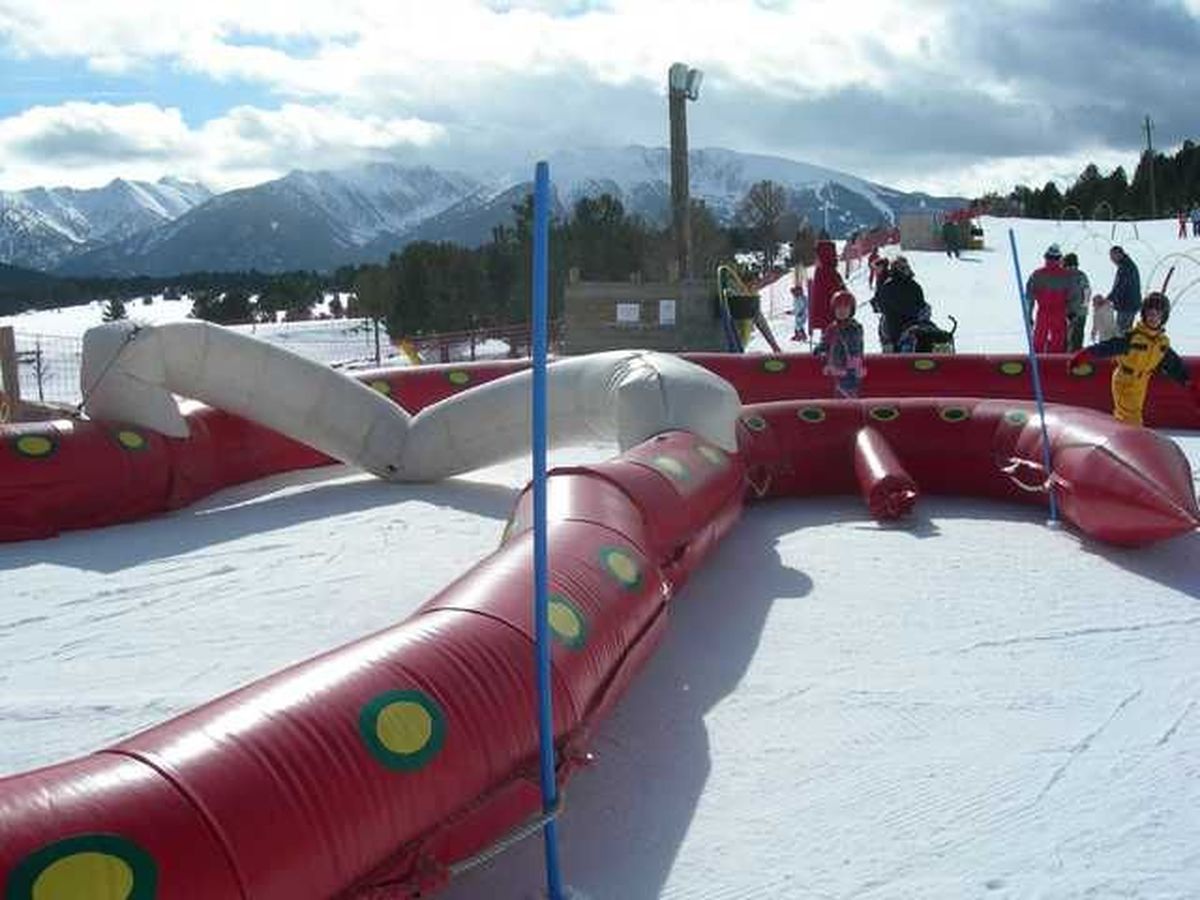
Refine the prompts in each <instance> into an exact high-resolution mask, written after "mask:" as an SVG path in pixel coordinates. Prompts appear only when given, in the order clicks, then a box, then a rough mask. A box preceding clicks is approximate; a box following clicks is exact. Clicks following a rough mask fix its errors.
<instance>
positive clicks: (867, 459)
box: [854, 427, 920, 522]
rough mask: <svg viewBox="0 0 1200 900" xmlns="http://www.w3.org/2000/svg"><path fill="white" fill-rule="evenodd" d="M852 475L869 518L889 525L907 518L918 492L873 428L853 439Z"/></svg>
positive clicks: (893, 454) (888, 446)
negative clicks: (869, 514)
mask: <svg viewBox="0 0 1200 900" xmlns="http://www.w3.org/2000/svg"><path fill="white" fill-rule="evenodd" d="M854 475H855V477H856V478H857V479H858V489H859V491H861V492H862V496H863V500H864V501H866V504H867V509H869V510H870V511H871V516H872V517H873V518H875V519H878V520H880V521H883V522H889V521H892V520H894V519H899V518H901V517H902V516H906V515H908V514H909V513H910V512H911V511H912V508H913V504H915V503H916V502H917V497H918V495H919V494H920V492H919V491H918V490H917V483H916V482H915V481H913V480H912V476H911V475H909V474H908V472H906V471H904V466H902V465H900V460H898V459H897V458H896V453H895V451H893V450H892V448H891V446H890V445H889V444H888V442H887V441H886V440H885V439H884V437H883V435H881V434H880V433H879V432H878V431H876V430H875V429H874V428H870V427H866V428H860V429H859V430H858V434H856V435H855V437H854Z"/></svg>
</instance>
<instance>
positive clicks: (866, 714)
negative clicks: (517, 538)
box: [0, 220, 1200, 900]
mask: <svg viewBox="0 0 1200 900" xmlns="http://www.w3.org/2000/svg"><path fill="white" fill-rule="evenodd" d="M983 224H984V228H985V230H986V233H987V234H986V240H987V241H988V245H989V246H988V249H987V250H985V251H976V252H968V253H964V258H963V259H962V260H958V261H954V260H949V259H946V258H945V257H944V255H942V254H932V253H910V254H907V255H908V256H909V258H910V260H911V261H912V263H913V268H914V271H915V273H916V277H917V279H918V280H919V281H920V282H921V283H922V285H923V286H924V287H925V290H926V295H927V298H928V299H929V300H930V302H931V304H932V306H933V308H934V311H935V318H936V319H937V320H938V321H939V322H941V321H944V319H945V317H946V315H948V314H952V315H954V316H955V317H956V318H958V320H959V323H960V325H959V332H958V336H957V337H958V346H959V349H960V351H972V350H991V351H1012V350H1016V349H1019V348H1020V347H1021V346H1022V341H1023V339H1024V337H1023V330H1022V326H1021V319H1020V314H1019V310H1018V307H1017V299H1016V291H1015V287H1014V279H1013V274H1012V261H1011V258H1010V256H1009V254H1008V244H1007V234H1006V229H1007V228H1008V227H1009V226H1010V225H1011V226H1012V227H1013V228H1014V229H1015V231H1016V234H1017V238H1018V246H1019V248H1020V250H1021V254H1022V260H1021V262H1022V265H1023V267H1024V273H1025V274H1026V275H1028V273H1029V271H1030V270H1031V269H1032V267H1033V266H1034V265H1035V264H1036V263H1037V262H1038V258H1039V257H1040V255H1041V251H1042V250H1043V249H1044V248H1045V245H1046V244H1048V243H1050V242H1051V241H1055V242H1058V243H1059V244H1060V245H1061V246H1062V248H1063V250H1064V251H1070V250H1074V251H1075V252H1077V253H1078V254H1079V255H1080V258H1081V263H1082V268H1083V269H1084V270H1085V271H1086V272H1087V273H1088V275H1089V276H1090V278H1091V280H1092V284H1093V288H1094V290H1097V291H1100V292H1103V291H1106V290H1107V288H1108V286H1109V284H1110V283H1111V279H1112V271H1113V267H1112V265H1111V263H1109V262H1108V260H1107V248H1108V245H1109V244H1108V235H1109V226H1108V225H1107V224H1105V225H1104V226H1102V227H1100V226H1093V227H1089V226H1084V225H1080V224H1078V223H1065V224H1062V225H1059V224H1057V223H1053V222H1032V221H1011V222H1010V221H1001V220H984V223H983ZM1121 227H1122V228H1123V229H1129V230H1130V233H1129V234H1128V235H1126V234H1124V233H1122V234H1119V235H1118V240H1119V241H1120V242H1121V243H1122V244H1123V245H1124V246H1125V247H1126V249H1127V250H1128V251H1129V252H1130V254H1131V255H1132V256H1133V257H1134V259H1135V260H1136V261H1137V263H1138V264H1139V266H1140V267H1141V270H1142V277H1143V282H1144V283H1145V282H1148V281H1150V276H1151V274H1152V272H1153V270H1154V268H1155V263H1156V262H1157V261H1158V260H1159V259H1160V258H1164V257H1165V256H1166V255H1167V254H1169V253H1175V252H1179V251H1180V250H1182V249H1185V248H1186V249H1192V250H1193V251H1194V252H1195V253H1196V255H1197V257H1198V258H1200V241H1192V242H1184V241H1176V239H1175V230H1174V223H1173V222H1161V223H1139V226H1138V229H1139V234H1138V236H1137V237H1136V238H1134V236H1133V234H1132V226H1125V225H1123V226H1121ZM1097 232H1102V234H1099V235H1098V234H1097ZM1197 277H1200V265H1194V264H1191V263H1185V262H1183V261H1180V263H1179V267H1178V269H1177V271H1176V274H1175V275H1174V276H1173V280H1172V284H1173V285H1177V286H1178V287H1179V288H1184V287H1186V286H1187V285H1188V283H1189V282H1191V280H1192V279H1195V278H1197ZM1157 283H1158V280H1157V279H1156V280H1155V286H1157ZM863 285H865V281H864V282H863ZM851 288H852V289H854V290H855V291H856V293H858V295H859V299H860V301H861V304H860V307H861V309H862V310H863V312H862V315H861V318H862V320H863V323H864V326H865V330H866V331H867V333H868V335H869V336H870V335H872V334H873V331H874V316H873V314H872V313H871V312H870V311H869V309H868V308H867V305H866V302H865V301H866V299H867V294H866V291H865V286H861V285H860V284H859V282H857V281H852V283H851ZM774 290H782V291H786V283H784V284H783V285H781V286H780V287H777V288H775V289H774ZM1172 293H1174V292H1172ZM1197 293H1200V288H1197V289H1194V290H1192V291H1191V293H1190V294H1188V293H1185V294H1184V295H1183V298H1182V300H1181V302H1180V303H1179V304H1178V306H1177V309H1176V311H1175V313H1174V314H1173V316H1172V319H1171V322H1170V327H1169V330H1170V333H1171V335H1172V339H1173V342H1174V343H1175V345H1176V346H1177V347H1179V348H1181V349H1182V350H1184V351H1186V352H1192V353H1195V352H1200V351H1198V348H1200V301H1197V300H1196V297H1195V295H1196V294H1197ZM783 296H786V294H784V295H783ZM769 299H770V298H768V300H769ZM777 299H778V300H780V301H781V302H778V303H777V304H776V306H777V315H776V316H775V317H774V319H773V321H772V324H773V326H775V328H776V332H777V333H778V334H779V335H780V337H781V339H783V340H784V341H785V342H786V338H787V337H788V336H789V335H790V333H791V326H790V321H789V320H788V318H787V316H786V315H785V314H784V313H783V310H784V309H786V308H787V306H786V305H785V303H784V302H782V297H781V298H777ZM787 302H790V298H789V299H788V301H787ZM764 306H765V307H767V308H769V304H764ZM752 349H756V348H755V347H754V346H752ZM760 349H761V348H760ZM868 365H869V363H868ZM867 378H868V379H869V378H870V374H869V373H868V375H867ZM1177 438H1178V439H1179V441H1180V444H1181V446H1182V447H1183V448H1184V450H1185V452H1187V454H1188V456H1189V458H1190V459H1191V460H1192V465H1193V468H1196V467H1197V465H1200V436H1192V435H1178V436H1177ZM612 452H614V451H613V448H612V447H608V446H603V445H598V444H597V445H591V446H585V447H583V448H582V449H579V448H576V449H573V450H570V451H557V452H555V453H553V454H552V459H551V462H552V464H555V463H568V462H575V461H585V460H589V459H600V458H604V457H606V456H608V455H610V454H611V453H612ZM528 475H529V466H528V461H527V460H523V461H520V462H516V463H511V464H505V465H500V466H495V467H493V468H490V469H486V470H481V471H478V472H474V473H471V474H470V475H468V476H464V477H460V478H455V479H452V480H450V481H447V482H444V483H441V484H435V485H421V486H413V485H395V484H386V483H383V482H379V481H376V480H374V479H372V478H370V477H368V476H365V475H362V474H360V473H356V472H352V471H349V470H347V469H346V468H344V467H339V466H334V467H329V468H327V469H318V470H311V471H307V472H301V473H291V474H287V475H281V476H276V477H274V478H270V479H266V480H264V481H261V482H257V483H254V484H249V485H243V486H241V487H238V488H234V489H231V490H228V491H225V492H223V493H221V494H219V495H217V496H214V497H212V498H209V500H207V501H205V502H204V503H202V504H199V505H198V506H196V507H192V508H189V509H186V510H181V511H179V512H177V513H175V514H172V515H170V516H166V517H162V518H159V519H156V520H153V521H149V522H141V523H134V524H131V525H125V526H118V527H114V528H109V529H103V530H97V531H90V532H76V533H71V534H66V535H64V536H63V537H60V538H58V539H55V540H52V541H46V542H31V543H25V544H16V545H0V584H3V586H4V588H3V591H2V594H0V596H2V597H3V602H2V603H0V773H9V772H13V771H18V770H21V769H24V768H28V767H31V766H35V765H39V764H42V763H48V762H51V761H54V760H58V759H61V758H64V757H66V756H69V755H75V754H78V753H80V752H84V751H86V750H88V749H91V748H93V747H96V746H99V745H102V744H105V743H109V742H112V741H114V740H116V739H117V738H119V737H120V736H121V735H124V734H128V733H129V732H131V731H134V730H137V729H140V728H143V727H146V726H148V725H150V724H152V723H154V722H157V721H161V720H162V719H164V718H166V717H168V716H171V715H174V714H175V713H178V712H181V711H183V710H184V709H187V708H189V707H191V706H194V705H196V704H198V703H202V702H204V701H205V700H208V699H211V698H212V697H214V696H217V695H219V694H221V693H223V692H225V691H227V690H230V689H232V688H234V687H236V686H238V685H241V684H244V683H246V682H247V681H249V680H251V679H254V678H257V677H260V676H262V675H265V674H267V673H269V672H272V671H275V670H277V669H279V668H281V667H282V666H284V665H287V664H289V663H291V662H295V661H299V660H301V659H304V658H307V657H309V656H312V655H313V654H315V653H318V652H320V651H322V650H324V649H328V648H330V647H333V646H336V645H337V644H340V643H342V642H344V641H348V640H350V639H353V638H356V637H359V636H362V635H363V634H366V633H368V632H370V631H372V630H374V629H377V628H381V627H384V626H386V625H389V624H391V623H393V622H395V621H397V620H399V619H401V618H403V617H404V616H405V615H406V614H407V613H408V612H409V611H411V610H413V609H415V608H416V607H417V606H418V605H419V604H420V603H421V602H423V601H424V600H425V599H427V598H428V597H429V596H431V595H432V594H433V593H435V592H436V591H437V590H439V589H440V588H441V587H443V586H444V585H446V584H447V583H448V582H450V581H451V580H453V579H454V578H455V577H456V576H457V575H458V574H460V573H461V572H463V571H464V570H465V569H466V568H468V567H469V566H470V565H472V564H473V563H474V562H475V561H477V560H478V559H479V558H480V557H482V556H483V555H484V554H486V553H487V552H489V551H490V550H491V549H493V548H494V547H495V546H496V544H497V542H498V541H499V538H500V534H501V531H502V529H503V525H504V519H505V517H506V516H507V514H508V512H509V510H510V509H511V507H512V505H513V503H514V501H515V499H516V493H517V491H518V490H519V489H520V488H521V486H523V485H524V483H525V481H526V480H527V479H528ZM1198 550H1200V538H1197V536H1196V535H1195V534H1193V535H1190V536H1188V537H1186V538H1183V539H1179V540H1176V541H1173V542H1170V543H1167V544H1164V545H1160V546H1157V547H1154V548H1151V549H1149V550H1142V551H1128V550H1116V549H1112V548H1108V547H1104V546H1099V545H1093V544H1090V543H1087V542H1083V541H1081V540H1080V539H1079V538H1078V537H1076V536H1075V535H1074V534H1073V533H1071V532H1070V531H1065V530H1051V529H1048V528H1046V527H1045V525H1044V523H1043V521H1042V517H1041V516H1040V515H1039V514H1038V513H1037V511H1036V510H1030V509H1027V508H1024V507H1010V506H1003V505H998V504H992V503H985V502H982V501H975V500H958V499H947V498H923V499H922V500H921V502H920V505H919V506H918V512H917V514H916V517H915V518H914V519H913V520H912V521H910V522H908V523H906V524H904V525H902V526H899V527H895V526H893V527H883V526H880V525H878V524H876V523H875V522H873V521H872V520H871V519H870V517H869V516H868V514H867V512H866V510H865V509H864V508H863V507H862V506H861V504H860V503H859V501H858V500H857V499H856V498H841V499H835V500H828V499H821V500H811V501H799V502H790V501H789V502H782V501H781V502H775V503H767V504H756V505H752V506H750V507H749V508H748V510H747V513H746V515H745V517H744V519H743V521H742V522H741V523H740V525H739V526H738V527H737V528H736V529H735V530H734V532H733V534H732V535H731V537H730V538H728V539H727V540H726V541H725V543H724V544H723V545H722V546H720V547H719V548H718V550H717V551H716V553H715V554H714V556H713V558H712V560H711V562H710V563H709V564H708V565H707V566H706V567H705V568H703V569H702V570H701V571H700V573H699V574H698V575H697V576H696V577H695V578H694V580H693V581H692V582H690V583H689V585H688V586H687V587H686V589H685V590H684V591H683V592H682V593H681V594H680V595H679V596H678V597H677V598H676V600H675V602H674V608H673V621H672V624H671V627H670V629H669V632H668V636H667V638H666V640H665V642H664V644H663V646H662V648H661V649H660V650H659V652H658V653H657V655H656V656H655V657H654V658H653V659H652V660H651V662H650V663H649V665H648V666H647V667H646V669H645V670H644V671H643V673H642V674H641V675H640V676H639V677H638V679H637V680H636V681H635V682H634V685H633V688H632V690H631V691H630V693H629V694H628V695H627V696H626V698H625V699H624V700H623V701H622V703H621V704H620V705H619V706H618V707H617V709H616V712H615V713H614V715H613V716H612V718H611V719H610V720H609V722H608V723H607V725H605V726H604V727H603V728H602V730H601V732H600V734H599V737H598V740H597V742H596V745H595V747H594V752H595V757H596V758H595V763H594V765H593V766H592V767H591V768H590V769H587V770H585V771H584V772H582V773H580V774H579V775H578V776H576V778H575V779H574V780H573V781H572V782H571V784H570V786H569V788H568V791H567V795H566V809H565V813H564V816H563V819H562V824H561V827H560V836H561V840H562V851H563V861H562V862H563V871H564V877H565V879H566V881H567V883H568V884H569V885H571V887H572V889H573V890H574V891H575V892H576V893H577V894H578V895H579V896H582V897H586V898H590V900H602V898H630V900H642V898H655V897H666V898H703V900H729V898H752V897H753V898H759V897H773V898H796V900H800V898H851V897H854V898H868V900H875V898H923V900H924V898H946V900H950V898H963V897H986V898H993V897H994V898H1018V897H1020V898H1023V897H1055V898H1060V897H1080V898H1082V897H1127V896H1132V897H1155V898H1185V897H1194V896H1197V895H1200V769H1198V766H1197V760H1200V708H1198V707H1200V702H1198V701H1200V670H1197V668H1196V665H1195V660H1196V659H1197V658H1200V605H1198V604H1197V598H1200V572H1198V570H1197V563H1196V559H1197V551H1198ZM542 884H543V875H542V849H541V846H540V843H539V842H538V841H536V840H535V841H530V842H527V843H526V844H524V845H521V846H519V847H517V848H516V849H514V850H512V851H510V852H508V853H507V854H505V855H504V856H502V857H501V858H500V859H498V860H496V861H495V862H494V863H492V864H490V865H489V866H487V867H485V868H482V869H480V870H477V871H475V872H472V873H470V874H468V875H467V876H464V878H463V879H462V880H461V881H460V882H458V883H457V884H455V885H453V886H452V887H451V888H450V890H449V891H448V892H447V893H446V895H445V896H447V897H450V898H453V900H467V898H477V897H481V896H487V897H489V898H492V900H519V898H520V900H523V898H532V897H537V896H539V895H540V894H541V893H542V891H543V887H542Z"/></svg>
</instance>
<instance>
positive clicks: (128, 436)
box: [113, 428, 150, 453]
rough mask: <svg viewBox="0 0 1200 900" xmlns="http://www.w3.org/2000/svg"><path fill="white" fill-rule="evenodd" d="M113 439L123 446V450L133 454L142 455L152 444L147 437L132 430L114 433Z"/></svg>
mask: <svg viewBox="0 0 1200 900" xmlns="http://www.w3.org/2000/svg"><path fill="white" fill-rule="evenodd" d="M113 438H114V439H115V440H116V442H117V443H118V444H119V445H120V446H121V449H122V450H128V451H129V452H131V453H141V452H142V451H143V450H147V449H149V447H150V442H149V441H147V440H146V436H145V435H144V434H142V433H141V432H140V431H135V430H134V429H132V428H121V429H118V430H117V431H115V432H113Z"/></svg>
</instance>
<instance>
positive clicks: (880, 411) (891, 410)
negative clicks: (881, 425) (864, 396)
mask: <svg viewBox="0 0 1200 900" xmlns="http://www.w3.org/2000/svg"><path fill="white" fill-rule="evenodd" d="M867 415H869V416H870V417H871V418H872V419H874V420H875V421H876V422H894V421H896V420H897V419H898V418H900V410H899V409H897V408H896V407H894V406H872V407H871V408H870V410H868V411H867Z"/></svg>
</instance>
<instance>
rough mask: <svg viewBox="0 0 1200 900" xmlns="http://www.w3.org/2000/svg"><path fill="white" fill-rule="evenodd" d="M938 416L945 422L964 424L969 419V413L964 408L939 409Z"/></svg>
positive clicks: (949, 407) (948, 407)
mask: <svg viewBox="0 0 1200 900" xmlns="http://www.w3.org/2000/svg"><path fill="white" fill-rule="evenodd" d="M938 415H939V416H941V417H942V419H943V420H944V421H946V422H965V421H967V419H969V418H971V411H970V410H969V409H967V408H966V407H965V406H947V407H944V408H942V409H939V410H938Z"/></svg>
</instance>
